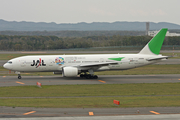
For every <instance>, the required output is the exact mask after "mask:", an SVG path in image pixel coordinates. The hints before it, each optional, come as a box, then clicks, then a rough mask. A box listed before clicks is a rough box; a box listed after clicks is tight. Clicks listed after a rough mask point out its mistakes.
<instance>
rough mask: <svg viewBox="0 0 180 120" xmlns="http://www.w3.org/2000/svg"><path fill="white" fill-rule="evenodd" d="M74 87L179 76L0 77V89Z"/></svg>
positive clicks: (168, 80)
mask: <svg viewBox="0 0 180 120" xmlns="http://www.w3.org/2000/svg"><path fill="white" fill-rule="evenodd" d="M36 82H40V83H42V85H76V84H132V83H176V82H180V75H178V74H174V75H99V78H98V79H85V78H80V77H73V78H65V77H62V76H23V75H22V79H18V78H17V76H0V87H4V86H24V85H36Z"/></svg>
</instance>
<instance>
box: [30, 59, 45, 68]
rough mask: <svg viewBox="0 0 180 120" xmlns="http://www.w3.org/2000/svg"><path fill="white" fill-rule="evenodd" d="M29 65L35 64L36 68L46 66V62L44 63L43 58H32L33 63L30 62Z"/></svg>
mask: <svg viewBox="0 0 180 120" xmlns="http://www.w3.org/2000/svg"><path fill="white" fill-rule="evenodd" d="M31 66H36V68H38V67H39V66H46V64H45V63H44V60H41V58H39V60H33V64H31Z"/></svg>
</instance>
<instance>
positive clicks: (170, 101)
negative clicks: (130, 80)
mask: <svg viewBox="0 0 180 120" xmlns="http://www.w3.org/2000/svg"><path fill="white" fill-rule="evenodd" d="M114 99H116V100H119V101H120V106H115V105H114V104H113V100H114ZM0 106H10V107H40V108H114V107H115V108H117V107H179V106H180V96H158V97H157V96H156V97H155V96H151V97H105V98H96V97H92V98H44V99H33V98H32V99H0Z"/></svg>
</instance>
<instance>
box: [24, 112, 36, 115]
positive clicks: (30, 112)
mask: <svg viewBox="0 0 180 120" xmlns="http://www.w3.org/2000/svg"><path fill="white" fill-rule="evenodd" d="M35 112H36V111H31V112H27V113H24V114H23V115H29V114H32V113H35Z"/></svg>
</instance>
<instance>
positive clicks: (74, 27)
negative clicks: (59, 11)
mask: <svg viewBox="0 0 180 120" xmlns="http://www.w3.org/2000/svg"><path fill="white" fill-rule="evenodd" d="M145 28H146V23H145V22H113V23H108V22H93V23H85V22H81V23H77V24H70V23H67V24H56V23H45V22H37V23H36V22H25V21H22V22H16V21H5V20H2V19H0V31H69V30H70V31H112V30H114V31H145ZM161 28H168V29H180V25H178V24H173V23H167V22H159V23H154V22H150V30H159V29H161Z"/></svg>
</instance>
